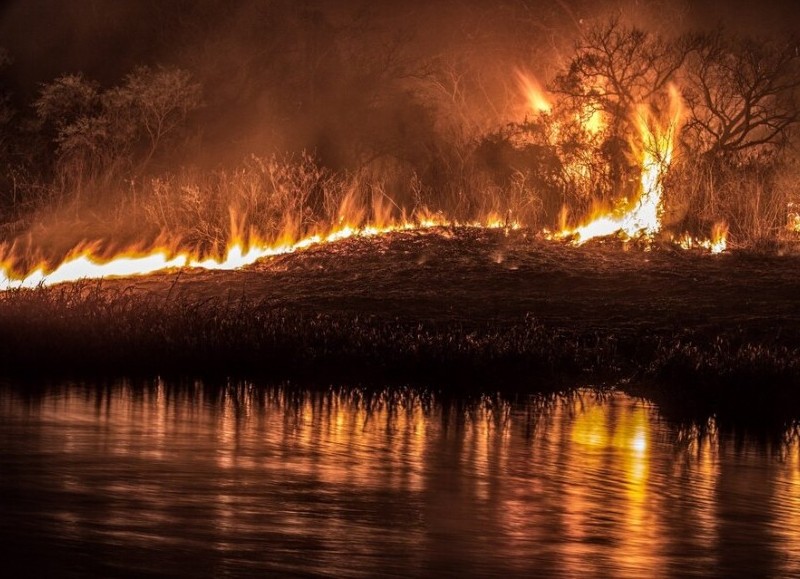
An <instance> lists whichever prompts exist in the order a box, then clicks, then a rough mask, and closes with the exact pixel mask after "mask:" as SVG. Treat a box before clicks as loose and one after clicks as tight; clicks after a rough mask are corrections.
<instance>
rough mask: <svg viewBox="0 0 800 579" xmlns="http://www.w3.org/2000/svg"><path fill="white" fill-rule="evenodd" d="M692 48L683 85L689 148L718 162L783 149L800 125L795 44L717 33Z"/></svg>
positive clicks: (799, 59) (799, 64)
mask: <svg viewBox="0 0 800 579" xmlns="http://www.w3.org/2000/svg"><path fill="white" fill-rule="evenodd" d="M694 44H695V49H694V50H693V52H692V54H691V56H690V58H689V59H688V62H687V66H686V70H685V74H684V79H683V83H682V84H683V87H684V90H683V94H684V99H685V101H686V104H687V106H688V109H689V120H688V122H687V126H686V129H687V131H688V135H689V136H690V139H691V142H692V145H693V146H694V147H695V148H697V149H698V150H699V152H701V153H704V154H707V155H708V156H711V157H717V158H731V157H733V156H735V155H738V154H740V153H742V152H746V151H755V150H756V149H763V148H765V147H767V148H773V149H774V148H780V147H781V146H782V145H784V144H785V143H786V139H787V137H788V134H789V129H790V128H791V127H792V126H793V125H795V124H796V123H797V122H798V120H800V100H798V97H800V94H799V92H798V91H799V89H800V44H798V42H797V40H796V39H792V38H790V39H783V40H771V41H762V40H756V39H751V38H739V37H735V36H730V35H726V34H724V33H723V32H722V31H721V30H718V31H716V32H714V33H710V34H705V35H702V36H700V37H698V38H697V39H696V41H695V43H694Z"/></svg>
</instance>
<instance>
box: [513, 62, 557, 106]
mask: <svg viewBox="0 0 800 579" xmlns="http://www.w3.org/2000/svg"><path fill="white" fill-rule="evenodd" d="M517 82H518V83H519V87H520V90H522V93H523V94H524V95H525V98H526V99H527V101H528V107H529V108H530V110H531V111H533V112H534V113H537V114H538V113H550V112H551V111H552V110H553V105H552V103H551V102H550V100H549V99H548V98H547V97H546V96H545V94H544V90H543V89H542V86H541V85H540V84H539V82H538V81H537V80H536V79H535V78H533V77H532V76H530V75H528V74H525V73H524V72H522V71H519V70H518V71H517Z"/></svg>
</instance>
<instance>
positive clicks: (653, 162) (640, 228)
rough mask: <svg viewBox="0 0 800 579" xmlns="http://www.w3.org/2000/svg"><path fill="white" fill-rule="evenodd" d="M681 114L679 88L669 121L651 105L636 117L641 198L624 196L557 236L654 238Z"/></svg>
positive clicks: (672, 95) (673, 95) (672, 98)
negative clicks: (654, 112)
mask: <svg viewBox="0 0 800 579" xmlns="http://www.w3.org/2000/svg"><path fill="white" fill-rule="evenodd" d="M681 116H682V105H681V99H680V95H679V94H678V92H677V91H676V90H675V89H673V90H671V91H670V114H669V119H668V120H667V122H666V123H661V122H660V120H659V119H657V118H655V115H653V114H652V112H651V111H650V110H649V109H648V108H647V107H644V106H643V107H640V108H639V111H638V114H637V118H636V121H637V125H638V129H639V137H640V139H641V143H640V144H639V145H638V147H636V148H638V149H639V154H638V156H639V159H640V166H641V177H640V187H641V192H640V195H639V198H638V199H636V200H635V201H634V202H632V203H631V202H629V201H628V200H627V199H622V200H621V201H620V202H619V203H618V204H617V207H615V208H614V210H612V211H610V212H607V213H601V214H600V215H595V216H594V217H593V218H592V219H591V220H590V221H589V222H587V223H585V224H584V225H581V226H578V227H575V228H564V229H562V230H561V231H560V232H558V233H557V234H556V235H555V237H556V238H572V239H573V241H574V243H575V244H576V245H581V244H583V243H585V242H587V241H589V240H590V239H594V238H597V237H607V236H609V235H616V234H624V235H625V236H626V237H627V238H630V239H633V238H645V239H652V237H653V236H654V235H655V234H657V233H658V232H659V231H660V230H661V214H662V212H663V208H662V197H663V192H664V186H663V179H664V175H665V174H666V171H667V170H668V169H669V166H670V163H671V162H672V155H673V151H674V142H675V136H676V134H677V131H678V129H679V126H680V122H681Z"/></svg>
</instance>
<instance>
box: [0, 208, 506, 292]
mask: <svg viewBox="0 0 800 579" xmlns="http://www.w3.org/2000/svg"><path fill="white" fill-rule="evenodd" d="M437 227H471V228H478V227H480V228H487V229H518V228H519V227H520V225H519V224H518V223H517V222H513V221H507V220H506V221H504V220H502V219H500V218H499V217H497V216H494V215H490V216H489V217H487V218H486V219H485V220H484V221H480V222H478V221H475V222H464V223H459V222H457V221H451V220H447V219H445V218H444V217H442V216H440V215H432V214H427V213H424V212H423V213H421V214H419V215H418V216H417V217H416V219H415V220H404V221H401V222H397V223H393V224H388V225H352V224H350V223H348V222H346V221H344V220H343V221H342V222H341V223H340V224H339V225H338V226H336V227H333V228H331V229H330V230H329V231H328V232H327V233H324V234H313V235H309V236H306V237H302V238H300V239H294V240H285V241H280V240H278V241H276V242H271V243H270V242H266V241H264V240H262V239H259V238H258V237H257V236H253V235H243V234H241V233H236V231H235V229H234V236H233V239H232V240H231V242H230V243H229V244H228V247H227V249H226V251H225V252H224V254H223V255H222V256H221V257H213V256H201V255H198V254H196V253H193V252H189V251H176V250H174V249H172V248H170V247H169V246H168V245H167V244H161V245H157V246H155V247H152V248H150V249H147V250H137V249H128V250H124V251H121V252H119V253H117V254H115V255H113V256H112V257H108V258H106V257H103V256H101V255H100V252H99V251H98V247H99V244H98V243H95V244H81V245H79V246H78V247H76V249H74V250H73V251H72V252H70V254H69V255H68V256H67V258H66V259H64V260H63V261H62V262H61V263H60V264H59V265H57V266H56V267H54V268H49V267H48V266H47V265H45V264H40V265H38V266H36V267H35V268H34V269H32V270H30V271H28V272H27V273H24V274H22V275H17V274H16V273H15V272H14V270H13V266H12V263H13V261H14V260H13V257H12V256H6V257H5V258H3V259H0V290H7V289H11V288H35V287H40V286H51V285H55V284H59V283H64V282H70V281H78V280H83V279H101V278H108V277H133V276H142V275H148V274H151V273H155V272H158V271H163V270H169V269H176V268H195V269H206V270H233V269H240V268H242V267H245V266H247V265H251V264H253V263H255V262H256V261H258V260H260V259H263V258H266V257H273V256H277V255H284V254H287V253H294V252H297V251H301V250H304V249H307V248H309V247H312V246H315V245H321V244H326V243H335V242H337V241H342V240H344V239H349V238H354V237H360V238H365V237H374V236H377V235H383V234H386V233H391V232H396V231H410V230H423V231H424V230H430V229H434V228H437Z"/></svg>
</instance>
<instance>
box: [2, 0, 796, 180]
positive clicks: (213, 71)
mask: <svg viewBox="0 0 800 579" xmlns="http://www.w3.org/2000/svg"><path fill="white" fill-rule="evenodd" d="M751 4H752V3H751V2H748V1H747V0H736V1H733V2H731V1H729V0H726V1H723V0H705V1H703V2H690V1H689V0H684V1H683V2H677V3H676V2H673V1H667V0H651V1H649V2H639V1H638V0H630V1H625V2H619V1H612V0H607V1H605V2H592V1H590V0H558V1H556V2H552V1H542V0H503V1H500V2H495V3H486V2H477V1H474V2H473V1H469V0H445V1H442V2H426V1H424V0H412V1H409V2H392V3H385V4H382V3H375V2H369V1H366V0H350V1H336V0H328V1H324V0H322V1H314V0H304V1H293V0H249V1H239V2H232V1H228V0H202V1H190V0H172V1H170V2H163V1H162V0H130V1H119V0H75V1H71V2H63V1H61V0H15V1H12V2H10V3H6V4H5V7H4V8H2V9H0V10H1V11H0V45H2V46H4V47H5V48H7V49H8V50H9V52H10V53H11V55H12V56H13V58H14V64H13V66H12V67H11V68H10V69H9V70H8V71H6V73H5V74H6V78H5V79H4V84H5V85H6V86H7V89H8V90H9V91H10V93H11V94H12V98H13V99H14V102H15V104H16V105H17V108H18V109H21V110H22V111H23V112H25V111H26V108H25V107H27V106H28V104H29V103H30V102H31V101H32V99H33V98H35V95H36V94H37V92H38V90H39V87H40V84H41V83H44V82H48V81H51V80H52V79H53V78H55V77H56V76H58V75H60V74H63V73H70V72H77V71H81V72H83V74H84V75H85V76H86V77H87V78H91V79H94V80H97V81H98V82H99V83H100V84H101V85H103V86H111V85H113V84H115V83H117V82H119V81H120V79H122V78H123V77H124V75H125V74H127V73H128V72H130V71H131V70H132V69H133V68H134V67H135V66H137V65H142V64H148V65H157V64H164V65H171V66H178V67H181V68H184V69H187V70H189V71H190V72H191V73H192V74H193V75H194V77H195V78H196V79H198V80H199V81H200V82H201V83H202V84H203V86H204V93H205V106H204V108H203V109H202V111H201V112H200V113H199V114H198V115H196V117H195V118H194V119H193V122H194V133H195V134H196V135H198V137H197V139H196V143H195V146H194V148H193V149H192V151H191V155H192V157H193V159H191V161H192V162H195V163H199V164H201V165H202V164H207V165H213V164H215V163H218V162H223V163H224V162H228V161H231V162H235V161H237V160H239V159H240V158H241V157H242V156H245V155H247V154H250V153H257V154H261V153H268V152H271V151H279V150H301V149H307V150H312V151H315V152H316V153H317V155H318V156H319V158H320V159H321V160H322V162H323V163H324V164H325V165H327V166H330V167H332V168H353V167H359V166H363V165H364V164H368V163H370V162H373V161H374V160H376V159H384V160H385V159H387V158H391V159H393V160H394V161H395V162H397V163H401V164H403V163H406V164H414V163H416V162H417V158H418V157H420V156H424V155H426V154H428V153H429V152H430V151H431V150H435V149H436V148H437V146H438V144H437V143H438V141H439V140H441V139H443V138H447V139H450V140H453V139H454V138H460V139H468V138H470V137H471V136H472V135H474V134H475V133H477V132H479V131H481V130H486V129H487V128H490V127H492V126H499V125H500V124H502V123H503V122H508V121H509V120H512V119H510V118H509V117H510V114H511V113H510V111H511V110H512V107H513V106H514V104H515V102H516V101H515V99H518V98H519V94H518V89H517V87H516V85H515V77H514V71H515V70H518V69H522V70H525V71H527V72H529V73H531V74H533V75H534V76H536V77H537V78H539V79H540V80H541V81H546V80H547V79H548V77H549V76H551V75H552V74H553V72H554V71H555V70H556V69H557V68H558V67H559V66H560V65H561V64H562V63H563V61H564V58H565V55H566V54H567V52H568V51H569V49H570V46H571V44H572V42H573V40H574V38H575V37H576V36H577V35H578V34H579V32H580V30H581V28H582V27H583V26H587V25H588V24H589V23H590V22H592V21H593V20H594V19H598V18H602V17H605V16H606V15H608V14H609V13H611V12H614V11H618V12H620V13H621V14H623V15H624V16H625V17H626V18H627V19H629V20H632V21H638V22H637V23H646V24H648V25H650V26H651V28H652V27H661V28H664V27H665V26H669V27H670V30H669V32H676V31H677V30H676V27H685V28H687V29H688V28H691V27H693V26H698V25H706V24H714V23H716V22H718V21H724V22H726V23H727V24H729V25H731V26H737V25H738V24H737V23H739V22H741V23H743V24H746V25H747V26H748V27H750V28H751V29H752V27H753V23H754V22H755V21H758V22H761V23H762V25H763V27H766V28H774V27H778V26H781V24H782V23H785V22H789V21H790V20H788V19H787V17H788V15H789V11H790V10H791V6H790V4H791V3H789V2H786V3H784V4H774V5H771V6H764V5H759V6H758V7H757V8H753V7H752V6H751ZM755 10H757V11H758V14H757V16H758V18H754V17H755V16H756V15H755V14H754V13H753V11H755ZM456 133H458V134H456Z"/></svg>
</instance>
